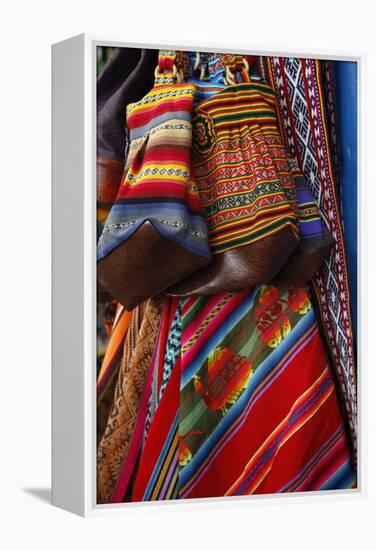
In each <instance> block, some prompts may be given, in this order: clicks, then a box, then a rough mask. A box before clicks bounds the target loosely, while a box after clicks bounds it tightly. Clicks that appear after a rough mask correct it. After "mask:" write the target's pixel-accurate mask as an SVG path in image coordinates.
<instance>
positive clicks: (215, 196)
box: [193, 82, 298, 254]
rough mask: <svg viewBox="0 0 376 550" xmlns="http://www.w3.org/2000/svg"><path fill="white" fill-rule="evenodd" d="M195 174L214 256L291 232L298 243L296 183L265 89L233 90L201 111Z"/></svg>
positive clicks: (215, 97)
mask: <svg viewBox="0 0 376 550" xmlns="http://www.w3.org/2000/svg"><path fill="white" fill-rule="evenodd" d="M193 131H194V143H193V146H194V151H195V156H194V161H193V166H194V173H195V177H196V181H197V185H198V187H199V190H200V197H201V202H202V205H203V208H204V211H205V215H206V220H207V223H208V230H209V237H210V245H211V250H212V252H213V253H214V254H218V253H221V252H224V251H226V250H230V249H232V248H236V247H239V246H244V245H247V244H250V243H253V242H256V241H257V240H260V239H263V238H265V237H267V236H270V235H273V234H275V233H277V232H278V231H281V230H282V229H284V228H286V227H289V228H291V230H292V231H293V232H294V233H295V234H296V236H297V238H298V227H297V218H296V215H297V213H296V208H297V207H296V197H295V187H294V181H293V178H292V176H291V174H290V173H289V167H288V163H287V157H286V154H285V152H284V148H283V144H282V141H281V138H280V135H279V132H278V129H277V121H276V113H275V98H274V95H273V92H272V90H271V89H270V88H269V86H266V85H265V84H262V83H258V82H252V83H240V84H236V85H234V86H229V87H227V88H225V89H224V90H222V91H221V92H219V93H217V94H215V95H213V96H212V97H211V98H209V99H206V100H204V101H203V102H201V103H200V105H199V106H198V107H197V108H196V110H195V116H194V119H193Z"/></svg>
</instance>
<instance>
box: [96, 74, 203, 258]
mask: <svg viewBox="0 0 376 550" xmlns="http://www.w3.org/2000/svg"><path fill="white" fill-rule="evenodd" d="M193 97H194V86H192V85H190V84H171V85H169V84H166V85H164V84H163V85H161V84H160V85H158V86H155V87H154V88H153V89H152V90H151V91H150V92H149V93H148V94H147V95H146V96H145V97H144V98H143V99H142V100H140V101H138V102H136V103H132V104H130V105H128V107H127V126H128V129H129V139H130V145H129V151H128V157H127V162H126V167H125V175H124V178H123V180H122V182H121V185H120V189H119V193H118V196H117V199H116V201H115V203H114V205H113V207H112V209H111V211H110V214H109V216H108V219H107V221H106V224H105V227H104V229H103V233H102V235H101V238H100V240H99V243H98V260H100V259H102V258H104V257H105V256H107V255H108V254H109V253H110V252H111V251H112V250H114V248H116V247H117V246H119V245H120V244H121V243H122V242H124V241H126V240H127V239H128V238H129V237H130V236H132V235H133V234H134V233H135V232H136V230H137V229H138V228H139V227H140V226H141V225H142V224H143V223H144V222H145V220H149V221H150V222H151V223H152V224H153V226H154V227H155V228H156V229H157V230H158V231H159V232H160V234H161V235H162V236H164V237H166V238H169V239H171V240H173V241H175V242H176V243H177V244H179V245H180V246H182V247H183V248H185V249H187V250H189V251H190V252H193V253H195V254H197V255H199V256H203V257H205V258H208V259H210V258H211V254H210V251H209V248H208V243H207V230H206V223H205V220H204V218H203V215H202V212H201V204H200V199H199V195H198V191H197V186H196V184H195V182H194V181H193V180H192V178H191V174H190V166H191V159H190V148H191V140H192V136H191V132H192V127H191V113H192V109H193Z"/></svg>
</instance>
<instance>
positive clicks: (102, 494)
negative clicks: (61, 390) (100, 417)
mask: <svg viewBox="0 0 376 550" xmlns="http://www.w3.org/2000/svg"><path fill="white" fill-rule="evenodd" d="M160 320H161V301H160V300H158V299H153V298H152V299H150V300H148V302H147V303H145V304H142V305H141V306H139V307H137V308H135V310H134V311H133V312H132V319H131V320H130V324H129V325H128V327H125V326H124V327H123V331H122V333H123V334H125V335H126V336H125V342H124V347H123V354H122V359H121V364H120V367H119V372H118V374H117V379H116V387H115V392H114V396H113V406H112V408H111V411H110V413H109V416H108V420H107V425H106V429H105V431H104V434H103V436H102V438H101V440H100V442H99V445H98V452H97V491H98V498H97V501H98V503H105V502H109V501H110V500H111V498H112V496H113V492H114V489H115V487H116V485H117V483H118V480H119V476H120V473H121V471H122V467H123V465H124V462H127V463H128V464H129V468H128V471H132V469H133V467H134V465H135V459H136V456H137V451H136V449H137V445H138V444H140V443H141V441H142V434H140V431H139V429H138V425H137V420H138V419H139V418H140V415H141V416H142V400H143V396H144V390H145V383H146V380H147V375H148V372H149V370H150V364H151V360H152V357H153V350H154V345H155V340H156V336H157V333H158V328H159V324H160ZM113 336H114V339H116V338H117V335H116V332H114V334H113ZM102 385H103V376H102V377H100V378H99V380H98V389H100V388H101V387H102ZM144 401H145V398H144ZM99 404H100V403H99ZM145 404H146V402H145ZM138 434H139V435H141V437H139V439H138V440H137V436H138ZM134 447H135V448H134Z"/></svg>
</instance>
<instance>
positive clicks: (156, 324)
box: [97, 51, 356, 503]
mask: <svg viewBox="0 0 376 550" xmlns="http://www.w3.org/2000/svg"><path fill="white" fill-rule="evenodd" d="M254 61H255V58H252V57H251V56H247V57H246V58H244V57H243V56H240V55H228V54H226V55H222V54H209V53H205V54H203V53H199V54H198V53H197V52H173V51H160V52H159V63H158V67H157V69H156V71H155V86H154V88H153V89H152V90H151V91H150V92H149V93H148V94H147V95H146V96H144V97H143V98H142V99H140V100H138V101H136V102H135V103H132V104H130V105H128V107H127V125H128V129H129V138H130V145H129V149H128V157H127V161H126V169H125V172H124V177H123V180H122V185H121V186H120V190H119V193H118V196H117V199H116V201H115V203H114V205H113V207H112V209H111V212H110V216H109V218H108V220H107V221H106V226H105V230H104V232H103V234H102V236H101V239H100V241H99V247H98V257H99V263H98V275H99V279H100V280H101V281H102V282H105V283H106V284H107V288H108V289H109V290H111V292H112V293H113V294H114V295H115V297H117V299H118V300H120V302H121V303H122V304H124V305H125V306H126V307H128V308H130V307H133V304H138V305H136V307H134V309H133V310H132V312H130V313H128V312H126V311H125V310H124V307H123V306H119V308H118V313H117V314H116V319H115V320H114V322H113V325H112V326H113V329H112V334H111V339H110V343H109V345H108V348H107V352H106V355H105V358H104V361H103V364H102V368H101V370H100V373H99V377H98V406H99V407H100V408H101V411H100V413H98V418H99V419H100V427H99V428H100V429H99V430H98V434H99V439H98V454H97V473H98V478H97V479H98V486H97V493H98V502H101V503H105V502H112V503H116V502H124V501H141V500H144V501H145V500H166V499H175V498H176V499H183V498H202V497H214V496H224V495H228V496H231V495H245V494H257V493H259V494H265V493H278V492H288V491H310V490H327V489H341V488H350V487H355V486H356V476H355V471H354V468H353V463H352V459H351V454H350V445H349V441H348V437H347V433H346V429H345V424H344V421H343V418H342V416H341V410H340V407H339V402H338V399H337V395H336V390H335V383H334V379H333V372H332V370H331V365H330V361H329V358H328V356H327V354H326V350H325V347H324V344H323V340H322V337H321V334H320V329H319V318H318V316H317V313H316V311H315V304H314V302H313V301H312V297H311V292H310V289H309V287H308V286H305V285H306V283H307V282H308V280H310V279H311V277H312V276H313V275H314V274H315V273H316V272H317V270H318V269H319V268H320V267H321V265H322V263H323V262H324V261H325V259H326V257H327V255H328V254H329V253H330V250H331V248H332V246H333V236H332V234H331V232H329V230H328V228H327V224H326V223H325V222H324V220H323V219H322V215H321V211H319V208H318V207H317V205H316V203H315V200H314V198H313V193H312V188H311V186H310V183H309V182H308V181H307V180H306V177H307V171H305V173H304V174H303V172H302V170H301V169H300V167H299V165H298V163H297V160H296V158H295V156H293V155H295V151H291V150H290V151H288V150H287V148H286V145H285V142H284V140H283V138H282V135H281V120H280V118H281V112H280V109H279V105H277V103H276V98H275V92H274V90H273V88H272V86H270V85H269V84H267V83H266V82H265V81H262V80H261V79H260V78H257V77H256V78H254V76H253V72H252V71H254V70H255V67H254V65H252V64H253V63H254ZM251 74H252V76H250V75H251ZM290 123H291V121H290ZM192 128H193V132H192V133H191V130H192ZM190 162H191V164H190ZM179 163H180V164H179ZM177 165H179V168H180V167H182V166H183V167H184V170H185V175H184V178H183V182H182V181H181V180H179V183H180V185H178V182H177V181H176V173H175V172H173V170H175V169H176V167H177ZM166 167H167V168H168V170H172V172H171V174H169V175H171V179H169V178H167V177H164V178H163V179H162V178H161V177H160V174H161V171H162V170H165V168H166ZM149 169H151V171H153V170H154V173H149V172H148V170H149ZM165 175H166V172H165V171H164V172H163V176H165ZM153 193H154V194H153ZM176 205H178V207H176ZM182 211H183V212H184V215H185V216H189V218H187V217H185V218H184V221H185V223H186V224H187V225H188V222H187V219H189V226H190V227H191V228H195V229H196V230H197V231H198V230H200V231H201V232H202V234H203V235H205V238H204V239H203V240H202V241H200V240H197V241H196V240H194V238H193V237H194V236H193V235H192V233H190V232H188V234H187V233H184V237H183V238H182V235H181V234H180V233H179V231H175V230H176V229H177V228H176V227H175V226H173V227H172V226H170V225H169V224H165V223H163V219H165V220H169V219H170V218H169V215H174V216H176V215H177V213H180V214H181V212H182ZM156 213H157V214H156ZM134 220H137V222H136V223H135V224H133V225H136V227H135V228H134V230H133V229H132V228H133V225H132V223H129V222H133V221H134ZM117 224H119V227H117ZM195 224H197V225H195ZM149 225H151V228H152V229H156V230H157V233H156V234H155V233H153V238H155V240H154V241H152V239H151V238H150V235H149V234H147V242H144V240H143V239H141V238H140V236H141V233H140V230H141V229H142V228H145V227H146V228H148V227H149ZM167 228H168V229H167ZM156 235H157V236H156ZM133 239H134V242H135V248H133V249H132V246H131V245H130V243H132V240H133ZM137 239H138V240H137ZM166 242H170V243H172V244H173V246H176V247H177V248H176V249H171V250H170V249H168V248H166V247H165V244H166ZM136 245H137V247H138V249H139V250H140V254H139V255H138V254H136ZM147 245H148V246H149V248H147ZM193 245H195V246H193ZM127 247H128V248H127ZM156 249H157V250H158V253H159V257H158V258H157V257H156ZM172 250H174V253H172V252H171V251H172ZM177 250H180V254H182V256H181V259H182V261H180V257H178V256H177V253H176V251H177ZM141 252H142V253H143V255H144V257H143V258H142V261H141V258H140V256H141ZM170 252H171V253H170ZM115 254H118V257H116V255H115ZM186 254H187V255H186ZM188 254H191V256H188ZM111 258H112V259H111ZM189 258H190V259H191V260H193V262H191V263H190V267H189V270H188V266H187V264H188V263H189V262H188V259H189ZM109 259H111V261H108V260H109ZM185 260H187V263H184V262H185ZM111 262H112V263H111ZM142 262H144V264H143V263H142ZM200 262H201V263H200ZM122 270H124V271H123V272H122ZM149 270H150V271H149ZM184 271H186V272H184ZM113 272H116V273H113ZM152 272H153V273H152ZM133 279H135V281H133ZM172 279H175V280H174V281H172ZM168 281H171V282H170V283H168ZM132 285H134V286H133V287H132ZM135 289H136V291H135ZM137 293H138V294H137ZM152 295H153V296H154V297H153V298H149V299H147V300H146V298H147V297H150V296H152ZM111 392H112V395H113V397H112V404H111V405H110V406H109V396H110V393H111ZM106 417H107V421H106Z"/></svg>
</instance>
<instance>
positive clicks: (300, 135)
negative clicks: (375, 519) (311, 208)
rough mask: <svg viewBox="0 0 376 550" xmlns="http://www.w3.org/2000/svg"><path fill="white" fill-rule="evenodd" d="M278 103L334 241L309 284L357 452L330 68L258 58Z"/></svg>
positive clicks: (306, 61)
mask: <svg viewBox="0 0 376 550" xmlns="http://www.w3.org/2000/svg"><path fill="white" fill-rule="evenodd" d="M259 62H260V68H261V72H262V74H263V76H264V78H265V79H266V80H267V82H268V83H269V84H270V85H271V86H272V87H273V89H274V91H275V94H276V96H277V99H278V102H277V103H278V114H279V121H280V128H281V131H282V133H283V136H284V142H285V144H286V146H287V147H288V149H289V150H290V152H291V153H292V154H293V155H295V156H296V157H297V159H298V161H299V164H300V167H301V169H302V171H303V173H304V175H305V176H306V180H307V182H308V184H309V186H310V189H311V191H312V194H313V197H314V199H315V201H316V203H317V205H318V207H319V211H320V215H321V217H322V218H323V220H324V222H325V223H326V225H327V227H328V228H329V230H330V232H331V234H332V235H333V237H334V239H335V246H334V248H333V251H332V253H331V254H330V256H329V258H328V259H327V260H326V262H325V264H324V265H323V267H322V268H321V270H320V272H319V274H318V275H317V276H316V277H315V278H314V279H313V287H314V289H315V293H316V295H317V300H318V304H319V308H320V314H321V320H322V324H323V328H324V331H325V336H326V339H327V342H328V345H329V349H330V353H331V356H332V360H333V364H334V367H335V370H336V374H337V378H338V381H339V384H340V387H341V394H342V398H343V401H344V406H345V409H346V414H347V419H348V422H349V427H350V430H351V434H352V440H353V445H354V447H356V436H357V393H356V392H357V390H356V377H355V359H354V346H353V334H352V324H351V315H350V296H349V286H348V275H347V267H346V256H345V247H344V241H343V228H342V224H341V219H340V213H339V208H338V200H337V193H336V177H337V174H338V171H337V168H336V156H335V140H336V137H335V117H334V113H333V112H334V104H333V92H332V82H331V78H330V64H329V63H328V62H321V61H317V60H312V59H297V58H277V57H273V58H260V60H259Z"/></svg>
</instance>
